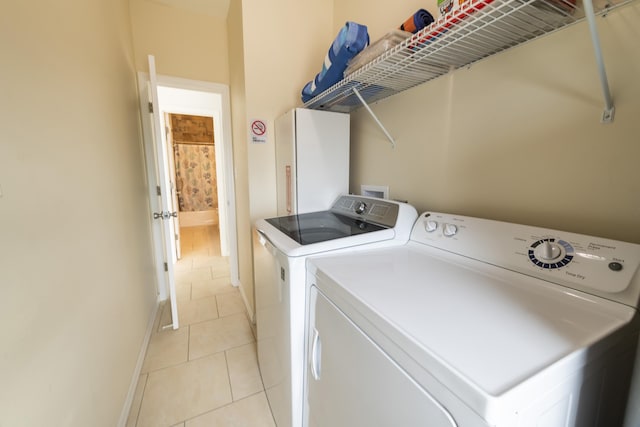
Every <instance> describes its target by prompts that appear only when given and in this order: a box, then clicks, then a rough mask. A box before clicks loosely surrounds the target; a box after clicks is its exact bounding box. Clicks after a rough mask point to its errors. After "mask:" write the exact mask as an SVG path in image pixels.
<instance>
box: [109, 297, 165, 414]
mask: <svg viewBox="0 0 640 427" xmlns="http://www.w3.org/2000/svg"><path fill="white" fill-rule="evenodd" d="M159 307H160V304H159V303H157V304H156V306H155V308H154V309H153V310H152V311H151V316H150V317H149V323H148V324H147V331H146V333H145V336H144V341H143V342H142V347H141V348H140V353H139V354H138V361H137V362H136V368H135V369H134V371H133V377H132V378H131V384H129V392H128V393H127V399H126V400H125V402H124V406H123V407H122V412H121V413H120V420H119V421H118V427H125V426H126V425H127V418H129V412H130V411H131V405H132V404H133V399H134V397H135V394H136V388H137V387H138V380H139V379H140V372H141V371H142V365H143V364H144V358H145V356H146V355H147V347H148V346H149V340H150V339H151V334H152V333H153V329H154V326H155V323H156V316H157V315H158V308H159Z"/></svg>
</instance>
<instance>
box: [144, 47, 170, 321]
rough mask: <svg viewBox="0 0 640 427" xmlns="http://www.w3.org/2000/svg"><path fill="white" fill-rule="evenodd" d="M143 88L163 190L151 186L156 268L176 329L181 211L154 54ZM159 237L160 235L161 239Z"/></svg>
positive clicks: (149, 150)
mask: <svg viewBox="0 0 640 427" xmlns="http://www.w3.org/2000/svg"><path fill="white" fill-rule="evenodd" d="M141 90H142V91H145V92H146V93H144V94H141V103H143V104H144V103H145V102H148V108H147V109H144V108H143V109H142V111H143V115H145V114H144V112H148V115H145V117H143V131H144V132H145V140H146V141H149V140H151V141H153V143H152V144H145V155H146V157H147V168H148V169H149V170H148V171H147V172H148V176H149V178H150V181H155V183H156V187H155V188H157V189H158V190H159V191H157V192H155V193H154V192H153V190H154V186H153V185H150V189H151V192H152V194H150V198H151V200H152V203H151V207H152V213H153V216H154V218H155V220H154V223H155V224H154V229H155V230H154V238H156V240H160V241H161V242H162V244H161V245H160V246H161V247H159V248H156V251H157V252H161V253H162V258H163V259H164V266H163V268H158V269H157V270H156V271H157V272H158V275H159V281H160V283H161V284H162V283H164V285H165V286H164V287H165V289H166V288H168V291H169V301H170V304H171V320H172V323H171V326H172V327H173V329H178V326H179V323H178V304H177V299H176V284H175V278H174V263H173V256H174V254H175V242H176V241H175V231H174V230H173V228H174V227H173V225H174V224H173V221H172V220H173V218H174V216H176V215H177V212H176V211H175V210H173V209H172V206H173V203H172V200H171V184H170V180H169V176H168V174H167V170H168V156H167V150H166V149H165V148H164V144H163V139H162V134H163V130H162V125H161V123H160V111H159V108H158V85H157V77H156V65H155V58H154V57H153V55H149V84H148V85H147V87H146V88H144V87H143V88H141ZM145 122H146V123H145ZM149 134H150V135H149ZM151 160H153V163H152V162H151ZM154 172H155V173H154ZM152 178H155V180H153V179H152ZM154 199H156V200H154ZM158 228H159V232H158ZM158 237H160V238H159V239H158ZM161 294H162V293H161Z"/></svg>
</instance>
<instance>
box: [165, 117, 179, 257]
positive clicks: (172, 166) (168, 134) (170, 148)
mask: <svg viewBox="0 0 640 427" xmlns="http://www.w3.org/2000/svg"><path fill="white" fill-rule="evenodd" d="M164 130H165V132H164V134H163V135H164V136H165V146H166V148H167V160H168V161H169V178H170V180H171V182H170V189H171V212H178V210H179V209H178V206H179V202H178V188H177V186H176V185H177V184H176V179H175V177H176V161H175V160H176V159H175V152H174V144H173V127H172V124H171V115H170V114H169V113H165V114H164ZM172 220H173V231H174V234H175V244H174V249H175V252H174V254H175V259H174V261H177V260H179V259H180V258H182V248H181V246H180V215H176V216H174V217H172Z"/></svg>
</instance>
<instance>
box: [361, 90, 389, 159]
mask: <svg viewBox="0 0 640 427" xmlns="http://www.w3.org/2000/svg"><path fill="white" fill-rule="evenodd" d="M353 93H354V94H355V95H356V96H357V97H358V99H359V100H360V102H361V103H362V105H363V106H364V108H365V109H366V110H367V112H368V113H369V114H370V115H371V117H372V118H373V120H375V122H376V123H377V124H378V127H380V129H382V132H384V134H385V136H386V137H387V139H388V140H389V142H390V143H391V147H393V148H396V140H395V139H393V137H392V136H391V134H390V133H389V131H388V130H387V128H385V127H384V125H383V124H382V122H381V121H380V119H378V116H376V113H374V112H373V110H372V109H371V107H369V104H367V101H365V100H364V98H363V97H362V95H360V92H359V91H358V89H356V88H355V87H354V88H353Z"/></svg>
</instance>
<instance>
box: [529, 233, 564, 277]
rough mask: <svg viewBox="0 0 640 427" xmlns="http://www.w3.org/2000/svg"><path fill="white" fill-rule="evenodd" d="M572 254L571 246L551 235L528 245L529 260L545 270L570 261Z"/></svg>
mask: <svg viewBox="0 0 640 427" xmlns="http://www.w3.org/2000/svg"><path fill="white" fill-rule="evenodd" d="M573 255H574V252H573V246H571V245H570V244H569V243H567V242H565V241H564V240H560V239H555V238H553V237H549V238H545V239H540V240H538V241H536V242H534V243H533V244H532V245H531V246H529V259H530V260H531V262H532V263H534V264H535V265H537V266H538V267H541V268H544V269H547V270H552V269H556V268H560V267H564V266H565V265H567V264H569V263H570V262H571V260H572V259H573Z"/></svg>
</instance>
